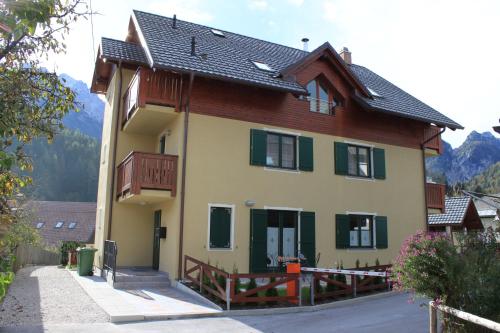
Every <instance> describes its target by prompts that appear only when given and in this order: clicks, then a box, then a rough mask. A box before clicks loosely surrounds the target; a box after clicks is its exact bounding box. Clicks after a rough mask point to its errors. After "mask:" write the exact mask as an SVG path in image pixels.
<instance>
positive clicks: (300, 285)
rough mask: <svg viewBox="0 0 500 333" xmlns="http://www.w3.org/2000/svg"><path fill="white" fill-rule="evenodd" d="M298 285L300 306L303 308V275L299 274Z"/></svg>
mask: <svg viewBox="0 0 500 333" xmlns="http://www.w3.org/2000/svg"><path fill="white" fill-rule="evenodd" d="M297 285H298V286H299V291H298V295H299V306H302V274H299V281H298V283H297Z"/></svg>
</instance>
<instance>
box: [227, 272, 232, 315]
mask: <svg viewBox="0 0 500 333" xmlns="http://www.w3.org/2000/svg"><path fill="white" fill-rule="evenodd" d="M232 281H233V280H232V279H231V276H229V277H228V278H226V310H231V283H232Z"/></svg>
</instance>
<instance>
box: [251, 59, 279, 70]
mask: <svg viewBox="0 0 500 333" xmlns="http://www.w3.org/2000/svg"><path fill="white" fill-rule="evenodd" d="M252 62H253V64H254V65H255V66H256V67H257V68H258V69H261V70H263V71H268V72H273V71H274V69H272V68H271V66H269V65H268V64H266V63H263V62H260V61H253V60H252Z"/></svg>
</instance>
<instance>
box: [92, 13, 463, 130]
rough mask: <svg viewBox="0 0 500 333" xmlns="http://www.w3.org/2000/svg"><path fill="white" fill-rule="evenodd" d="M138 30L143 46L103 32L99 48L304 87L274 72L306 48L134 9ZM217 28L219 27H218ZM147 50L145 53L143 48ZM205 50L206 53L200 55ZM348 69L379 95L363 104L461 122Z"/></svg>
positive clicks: (202, 71) (225, 76) (116, 55)
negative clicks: (263, 66) (193, 43)
mask: <svg viewBox="0 0 500 333" xmlns="http://www.w3.org/2000/svg"><path fill="white" fill-rule="evenodd" d="M133 18H134V19H135V20H136V23H137V27H136V28H137V30H138V32H139V33H140V34H142V35H143V37H144V39H145V42H146V45H144V47H145V48H146V49H145V50H143V49H142V48H141V46H139V45H136V44H132V43H127V42H120V41H117V40H113V39H108V38H103V45H102V52H103V55H104V54H105V55H106V56H107V57H108V58H109V59H115V60H119V59H122V60H126V61H131V62H135V63H140V64H148V65H149V66H151V67H155V68H164V69H170V70H177V71H193V72H195V73H197V74H198V75H202V76H208V77H213V78H218V79H222V80H229V81H237V82H242V83H246V84H253V85H258V86H262V87H267V88H274V89H280V90H286V91H291V92H296V93H306V92H307V91H306V89H305V87H303V86H301V85H300V84H298V83H297V82H295V81H293V80H291V79H286V80H285V79H283V78H282V77H275V76H276V74H279V73H281V72H282V71H283V70H284V69H286V68H289V66H291V65H293V64H295V63H297V62H299V61H301V60H303V59H304V58H305V57H306V56H307V55H308V54H310V53H309V52H306V51H303V50H299V49H295V48H291V47H288V46H283V45H279V44H275V43H271V42H267V41H263V40H260V39H256V38H251V37H247V36H242V35H239V34H235V33H232V32H228V31H222V30H220V31H222V33H223V34H224V36H225V37H220V36H216V35H214V34H213V33H212V31H211V28H209V27H206V26H202V25H199V24H194V23H190V22H186V21H181V20H177V22H176V26H177V28H176V29H174V28H173V27H172V23H173V19H171V18H168V17H164V16H159V15H155V14H150V13H145V12H141V11H134V12H133ZM217 30H219V29H217ZM193 36H195V39H196V54H197V56H192V55H191V37H193ZM147 53H149V55H148V54H147ZM203 54H205V55H206V57H203V56H202V55H203ZM252 61H260V62H263V63H266V64H267V65H269V66H270V67H271V68H273V69H274V70H275V71H274V72H268V71H264V70H261V69H258V68H257V67H256V66H255V65H254V64H253V63H252ZM348 68H349V70H350V71H351V72H352V73H353V75H354V76H355V77H357V78H358V80H359V81H360V82H361V84H363V85H365V86H366V87H367V88H370V89H371V90H373V91H375V92H376V93H377V94H379V95H380V96H373V98H369V97H362V96H360V97H359V98H358V100H360V101H361V102H362V103H363V104H365V105H366V106H368V107H370V108H373V109H375V110H378V111H381V112H386V113H390V114H393V115H397V116H400V117H404V118H410V119H416V120H420V121H424V122H431V123H435V124H437V125H441V126H447V127H450V128H453V129H455V128H462V126H461V125H460V124H458V123H456V122H454V121H453V120H451V119H450V118H448V117H446V116H444V115H443V114H441V113H439V112H438V111H436V110H434V109H433V108H431V107H430V106H428V105H426V104H425V103H423V102H421V101H420V100H418V99H417V98H415V97H413V96H411V95H410V94H408V93H406V92H405V91H403V90H401V89H400V88H398V87H397V86H395V85H394V84H392V83H390V82H389V81H387V80H385V79H384V78H382V77H381V76H379V75H377V74H375V73H373V72H372V71H370V70H369V69H367V68H365V67H362V66H358V65H351V66H348Z"/></svg>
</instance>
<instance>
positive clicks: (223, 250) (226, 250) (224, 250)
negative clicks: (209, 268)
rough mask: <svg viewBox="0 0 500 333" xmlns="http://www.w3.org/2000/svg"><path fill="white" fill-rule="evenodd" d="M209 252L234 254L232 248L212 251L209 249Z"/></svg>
mask: <svg viewBox="0 0 500 333" xmlns="http://www.w3.org/2000/svg"><path fill="white" fill-rule="evenodd" d="M207 251H211V252H232V251H233V248H230V249H211V248H208V249H207Z"/></svg>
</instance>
